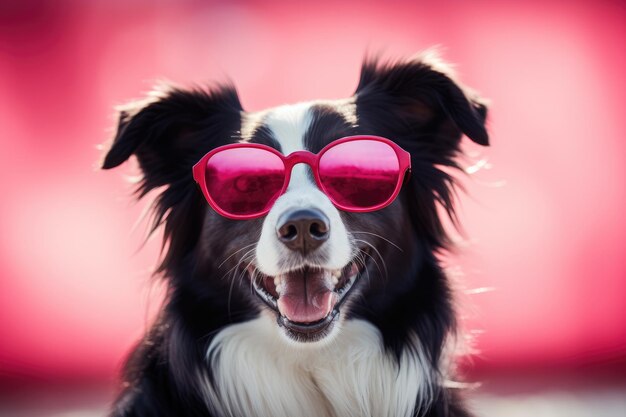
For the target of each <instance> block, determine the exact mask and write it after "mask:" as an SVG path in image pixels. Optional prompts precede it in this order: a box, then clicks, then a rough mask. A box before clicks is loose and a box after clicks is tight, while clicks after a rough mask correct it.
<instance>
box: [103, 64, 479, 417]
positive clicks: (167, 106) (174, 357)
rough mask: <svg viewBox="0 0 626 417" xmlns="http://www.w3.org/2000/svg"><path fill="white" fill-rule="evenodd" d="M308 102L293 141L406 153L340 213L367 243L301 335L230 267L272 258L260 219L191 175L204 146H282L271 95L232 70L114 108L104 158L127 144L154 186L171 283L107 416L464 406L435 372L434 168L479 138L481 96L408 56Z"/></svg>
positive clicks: (443, 334)
mask: <svg viewBox="0 0 626 417" xmlns="http://www.w3.org/2000/svg"><path fill="white" fill-rule="evenodd" d="M299 106H303V105H299ZM305 107H306V109H305V110H306V120H307V124H306V126H304V127H303V125H302V123H300V124H298V123H299V122H298V120H295V121H293V123H294V125H293V126H291V127H292V128H294V129H295V130H293V131H299V132H300V133H299V135H301V138H300V142H299V143H300V145H299V146H302V147H304V148H306V149H308V150H311V151H312V152H317V151H319V150H320V149H321V148H322V147H323V146H324V145H325V144H326V143H329V142H330V141H332V140H334V139H337V138H339V137H342V136H348V135H354V134H373V135H379V136H385V137H387V138H390V139H392V140H394V141H396V142H397V143H398V144H399V145H400V146H402V147H403V148H404V149H406V150H407V151H409V152H410V153H411V164H412V172H411V174H410V177H409V178H408V179H407V180H406V181H405V183H404V185H403V188H402V191H401V193H400V195H399V196H398V198H397V199H396V201H395V202H394V203H393V204H391V205H390V206H389V207H387V208H385V209H383V210H380V211H377V212H372V213H344V212H340V213H339V217H337V219H338V220H337V221H340V222H341V225H342V227H344V228H345V233H346V236H347V237H348V240H347V241H348V242H349V243H350V245H353V246H356V245H360V244H362V245H365V246H367V247H370V248H372V249H371V251H370V252H368V256H367V257H366V256H362V258H363V259H361V261H362V262H363V263H364V264H365V265H366V270H365V271H364V272H363V277H362V279H361V280H360V281H359V282H358V283H357V284H358V288H357V289H356V290H355V292H354V295H352V296H351V297H350V299H349V301H348V302H347V303H346V305H344V306H343V307H342V313H341V319H340V321H339V322H338V324H337V327H336V328H335V329H334V333H333V335H334V336H333V337H332V338H329V339H328V340H326V341H324V340H322V341H321V342H316V343H312V344H306V343H298V342H292V343H290V342H287V341H285V340H284V337H282V335H281V334H279V328H278V326H277V324H276V322H275V317H274V315H273V312H271V311H268V309H267V308H266V307H265V306H263V305H262V304H261V303H259V300H258V299H256V298H255V296H254V295H253V294H252V291H251V288H250V283H249V282H248V281H249V280H247V278H246V277H245V276H243V275H242V273H241V268H240V266H241V265H242V264H243V265H246V264H253V263H256V264H258V263H259V262H262V261H263V260H265V261H267V259H265V258H266V257H267V256H269V255H264V253H265V252H264V251H263V250H260V251H259V250H258V249H257V250H256V251H255V250H253V249H254V248H255V247H256V245H257V244H258V242H259V239H260V237H261V235H262V230H263V226H264V221H269V220H268V219H263V218H262V219H255V220H250V221H233V220H228V219H225V218H222V217H220V216H219V215H217V214H216V213H214V212H213V211H212V210H211V209H210V208H209V207H208V205H207V204H206V202H205V201H204V198H203V196H202V194H201V192H200V191H199V190H198V189H197V187H196V186H195V184H194V181H193V179H192V176H191V167H192V166H193V164H195V163H196V162H197V161H198V160H199V159H200V158H201V157H202V156H203V155H204V154H205V153H206V152H208V151H209V150H211V149H213V148H215V147H216V146H220V145H224V144H228V143H234V142H237V141H251V142H256V143H264V144H267V145H270V146H274V147H276V148H277V149H279V150H283V148H285V149H287V151H288V152H291V151H292V150H293V149H291V148H289V146H290V145H289V146H287V145H286V143H285V140H284V139H282V140H281V138H280V134H278V135H277V132H278V131H279V130H280V127H279V128H277V127H276V123H273V122H272V118H273V117H275V115H277V114H278V113H277V112H276V111H277V110H276V109H269V110H267V111H264V112H259V113H246V112H245V111H244V110H243V109H242V107H241V104H240V102H239V99H238V98H237V93H236V91H235V89H234V88H233V87H232V86H228V85H227V86H221V87H218V88H214V89H210V90H202V89H193V90H185V89H181V88H173V87H168V88H164V89H159V90H158V92H157V93H154V94H152V95H151V96H149V98H148V99H147V100H142V101H140V102H135V103H131V104H129V105H128V106H126V107H124V108H123V109H121V110H120V122H119V126H118V131H117V134H116V136H115V138H114V140H113V141H112V143H111V144H110V146H109V149H108V151H107V153H106V155H105V158H104V160H103V164H102V167H103V168H105V169H110V168H114V167H116V166H118V165H120V164H121V163H123V162H124V161H125V160H126V159H128V158H129V157H130V156H131V155H134V156H135V157H136V158H137V160H138V161H139V165H140V168H141V171H142V174H143V176H142V180H141V182H140V184H139V188H138V195H139V197H140V198H141V197H143V196H144V195H146V194H147V193H148V192H150V191H151V190H153V189H155V188H159V189H160V193H159V195H158V197H157V198H156V201H155V202H154V206H153V207H154V213H155V214H154V216H155V217H154V219H155V220H154V223H153V229H156V228H158V227H159V226H161V225H162V226H163V227H164V232H165V234H164V236H165V241H164V248H165V253H164V257H163V259H162V262H161V265H160V268H159V272H160V273H161V274H162V275H163V277H164V278H165V279H166V280H167V284H168V292H167V299H166V303H165V307H164V309H163V311H162V312H161V314H160V315H159V317H158V319H157V320H156V322H155V323H154V325H153V326H152V328H151V329H150V330H149V331H148V332H147V334H146V335H145V337H144V338H143V340H142V341H140V342H139V344H138V345H137V347H136V348H135V349H134V350H133V352H132V354H131V355H130V358H129V360H128V362H127V364H126V367H125V369H126V371H125V374H124V382H123V386H122V390H121V392H120V395H119V397H118V399H117V401H116V403H115V405H114V407H113V410H112V412H111V415H112V416H181V417H184V416H216V417H223V416H235V417H238V416H241V417H245V416H276V417H278V416H294V415H298V416H308V415H310V416H325V417H326V416H327V417H343V416H355V417H356V416H423V417H434V416H438V417H441V416H454V417H462V416H469V413H468V412H467V410H466V408H465V406H464V405H463V403H462V401H461V399H460V393H459V392H458V390H456V389H453V388H449V387H447V386H446V384H445V381H446V380H447V379H448V378H453V377H454V375H452V374H450V370H449V369H447V365H446V364H447V363H448V361H447V359H448V358H446V357H444V351H445V346H446V343H447V342H448V341H449V338H450V336H451V335H452V334H454V332H455V319H454V312H453V308H452V295H451V293H450V288H449V284H448V281H447V279H446V277H445V274H444V272H443V270H442V268H441V266H440V264H439V260H438V257H437V255H438V254H439V253H440V252H441V251H444V250H446V249H447V248H448V247H449V245H450V241H449V239H448V237H447V235H446V232H445V229H444V227H443V224H442V219H440V217H439V209H440V208H443V210H444V212H447V213H448V215H449V216H450V217H452V218H453V219H455V215H454V205H453V195H454V191H453V189H454V180H453V178H452V176H451V175H450V174H448V173H447V172H448V170H447V169H443V168H446V167H447V168H457V167H458V165H457V162H456V160H457V157H458V156H459V141H460V139H461V136H462V135H463V134H465V135H466V136H468V137H469V138H470V139H471V140H473V141H474V142H476V143H479V144H481V145H487V144H488V135H487V132H486V129H485V119H486V107H485V105H484V103H483V102H482V101H481V100H480V99H479V98H478V96H477V95H476V94H475V93H473V92H471V91H470V90H468V89H466V88H464V87H462V86H461V85H460V84H459V83H458V82H456V81H455V79H454V77H453V75H452V74H451V72H449V70H448V69H447V68H446V67H445V66H443V65H442V64H441V63H440V62H439V61H436V60H433V59H432V58H428V57H416V58H413V59H410V60H406V61H400V62H396V63H381V62H379V61H377V60H368V61H366V62H365V63H364V64H363V67H362V71H361V77H360V81H359V84H358V87H357V89H356V92H355V94H354V95H353V96H352V97H350V98H348V99H342V100H325V101H318V102H312V103H308V104H306V106H305ZM302 109H303V108H302V107H301V110H302ZM302 111H304V110H302ZM285 123H287V122H285ZM296 125H297V126H296ZM298 126H300V130H298V129H297V127H298ZM301 178H302V179H304V178H305V176H302V177H301ZM302 181H304V180H302ZM294 201H295V200H294ZM341 245H343V246H345V244H344V243H342V244H341ZM343 246H342V247H343ZM259 257H261V258H263V260H260V259H258V258H259Z"/></svg>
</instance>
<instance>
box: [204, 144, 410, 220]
mask: <svg viewBox="0 0 626 417" xmlns="http://www.w3.org/2000/svg"><path fill="white" fill-rule="evenodd" d="M357 140H368V141H377V142H383V143H386V144H387V145H389V146H390V147H391V148H392V149H393V151H394V152H395V153H396V156H397V157H398V181H397V182H396V187H395V189H394V191H393V193H392V194H391V196H390V197H389V198H388V199H387V200H385V201H384V202H382V203H380V204H377V205H375V206H372V207H366V208H362V207H353V206H345V205H342V204H339V203H337V202H336V201H335V200H334V199H333V198H332V197H331V196H330V195H329V194H328V192H327V191H326V187H324V184H323V183H322V181H321V180H320V176H319V161H320V159H321V157H322V156H323V155H324V154H325V153H326V152H327V151H328V150H329V149H332V148H334V147H335V146H337V145H340V144H342V143H346V142H353V141H357ZM235 148H256V149H263V150H266V151H268V152H271V153H273V154H274V155H276V156H278V157H279V158H280V159H281V161H282V162H283V165H284V168H285V181H284V183H283V186H282V188H281V190H280V192H279V193H278V197H280V196H281V195H283V194H284V193H285V191H286V190H287V187H288V186H289V182H290V180H291V171H292V170H293V167H294V166H295V165H297V164H300V163H304V164H307V165H308V166H309V167H311V171H313V176H314V178H315V183H316V184H317V186H318V188H319V189H320V190H321V191H322V192H323V193H324V194H325V195H326V196H327V197H328V199H329V200H330V201H331V202H332V203H333V204H334V205H335V207H337V208H338V209H340V210H343V211H347V212H351V213H366V212H371V211H376V210H380V209H382V208H384V207H387V206H388V205H389V204H391V203H392V202H393V201H394V200H395V199H396V197H397V196H398V194H399V193H400V189H401V188H402V184H403V183H404V179H405V177H406V175H407V172H409V173H410V171H411V154H410V153H408V152H407V151H405V150H404V149H402V148H401V147H400V146H399V145H398V144H396V143H395V142H393V141H391V140H389V139H387V138H384V137H381V136H372V135H355V136H346V137H343V138H341V139H337V140H334V141H332V142H330V143H329V144H328V145H326V146H324V148H322V150H320V151H319V152H318V153H316V154H315V153H313V152H310V151H296V152H292V153H290V154H289V155H283V154H282V153H280V152H279V151H278V150H276V149H274V148H272V147H270V146H267V145H262V144H260V143H247V142H242V143H233V144H229V145H224V146H220V147H217V148H215V149H213V150H211V151H210V152H209V153H207V154H206V155H204V156H203V157H202V158H201V159H200V160H199V161H198V162H197V163H196V164H195V165H194V166H193V178H194V180H195V181H196V183H197V184H198V185H199V186H200V189H201V190H202V194H204V198H205V199H206V200H207V202H208V203H209V205H210V206H211V207H212V208H213V210H215V211H216V212H217V213H219V214H220V215H222V216H224V217H227V218H229V219H233V220H249V219H255V218H258V217H263V216H265V215H266V214H267V213H268V212H269V211H270V210H271V208H272V207H271V205H270V206H269V207H268V208H267V209H265V210H263V211H262V212H259V213H254V214H233V213H229V212H227V211H224V210H222V209H221V208H220V207H219V206H218V205H217V203H216V202H215V201H214V200H213V198H212V197H211V195H210V194H209V191H208V189H207V185H206V175H205V174H206V167H207V162H208V161H209V159H211V157H212V156H213V155H215V154H216V153H218V152H223V151H225V150H228V149H235ZM278 197H277V198H278ZM274 201H276V200H274Z"/></svg>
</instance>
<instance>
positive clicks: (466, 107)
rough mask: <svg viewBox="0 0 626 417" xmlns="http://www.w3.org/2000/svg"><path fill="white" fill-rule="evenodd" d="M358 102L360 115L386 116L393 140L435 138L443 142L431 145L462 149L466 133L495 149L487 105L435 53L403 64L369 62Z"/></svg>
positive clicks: (474, 139) (386, 123) (358, 94)
mask: <svg viewBox="0 0 626 417" xmlns="http://www.w3.org/2000/svg"><path fill="white" fill-rule="evenodd" d="M355 96H356V102H357V109H358V110H357V111H359V112H362V113H363V112H368V111H375V112H376V113H377V114H382V118H384V121H383V124H384V125H385V126H387V128H388V129H387V130H388V131H389V132H388V134H390V135H395V136H400V137H403V136H406V135H415V134H418V135H419V136H420V137H422V138H425V137H426V136H430V138H431V139H433V141H434V140H435V139H436V140H439V141H440V143H431V144H430V145H434V146H437V145H444V146H445V145H449V146H452V147H456V145H458V140H459V139H460V137H461V133H464V134H465V135H466V136H467V137H469V138H470V139H471V140H473V141H474V142H476V143H478V144H480V145H483V146H487V145H488V144H489V135H488V134H487V130H486V129H485V120H486V117H487V107H486V104H485V102H484V101H483V100H482V99H480V98H479V97H478V95H477V94H475V93H473V92H472V91H471V90H469V89H467V88H464V87H462V86H461V85H460V84H459V83H458V82H456V81H455V80H454V77H453V75H452V71H451V70H450V68H449V67H448V66H446V65H445V64H444V63H443V62H442V61H440V60H439V59H438V57H437V56H436V55H435V54H433V53H428V54H424V55H421V56H419V57H417V58H414V59H410V60H408V61H403V62H397V63H380V62H378V61H377V60H375V59H374V60H366V61H365V62H364V63H363V67H362V70H361V77H360V80H359V85H358V87H357V90H356V93H355ZM374 109H375V110H374ZM380 118H381V117H379V119H380ZM360 119H366V120H367V119H368V117H362V118H360ZM429 134H430V135H429Z"/></svg>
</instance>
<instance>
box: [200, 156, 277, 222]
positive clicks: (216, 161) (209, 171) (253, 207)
mask: <svg viewBox="0 0 626 417" xmlns="http://www.w3.org/2000/svg"><path fill="white" fill-rule="evenodd" d="M205 180H206V185H207V190H208V192H209V194H210V196H211V198H212V199H213V201H214V203H215V204H217V206H218V207H219V208H220V209H221V210H222V211H224V212H226V213H229V214H234V215H238V216H249V215H255V214H260V213H262V212H264V211H266V210H267V209H269V208H270V206H271V205H272V203H273V202H274V200H276V199H277V198H278V196H279V194H280V191H281V190H282V188H283V183H284V180H285V166H284V165H283V161H282V160H281V159H280V157H278V156H277V155H275V154H273V153H271V152H268V151H266V150H264V149H258V148H232V149H226V150H224V151H222V152H218V153H216V154H215V155H213V156H211V158H210V159H209V160H208V161H207V166H206V178H205Z"/></svg>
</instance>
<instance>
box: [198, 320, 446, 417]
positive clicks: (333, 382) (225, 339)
mask: <svg viewBox="0 0 626 417" xmlns="http://www.w3.org/2000/svg"><path fill="white" fill-rule="evenodd" d="M278 331H279V330H278V328H277V326H276V323H275V319H274V316H273V315H271V314H266V313H264V314H262V315H261V316H260V317H259V318H257V319H255V320H251V321H248V322H245V323H241V324H236V325H233V326H229V327H228V328H226V329H224V330H222V331H221V332H220V333H218V334H217V335H216V337H215V338H214V339H213V341H212V342H211V345H210V346H209V349H208V351H207V361H208V366H209V367H210V368H211V370H212V373H213V378H214V379H213V381H214V384H211V383H210V382H209V381H208V379H207V378H208V377H207V376H206V374H204V373H203V376H202V378H203V380H202V389H203V390H204V392H205V395H206V397H207V403H208V404H209V407H210V409H211V411H212V412H214V413H216V414H217V415H218V416H220V417H231V416H232V417H239V416H258V417H294V416H298V417H362V416H376V417H385V416H388V417H402V416H407V417H408V416H412V415H413V414H412V413H413V411H414V410H415V407H416V406H420V407H426V406H428V404H429V403H430V401H431V399H432V396H433V393H432V390H431V389H432V387H433V386H434V385H433V384H434V383H435V381H433V372H431V369H430V368H429V367H428V365H427V364H428V361H427V360H426V357H425V355H424V353H423V350H422V349H421V347H420V344H419V342H418V341H417V339H416V338H415V340H414V347H415V350H414V351H413V352H410V351H409V350H407V351H405V353H404V354H403V355H402V356H401V358H400V364H399V367H398V364H397V363H396V361H395V359H394V358H393V357H392V356H391V355H389V354H387V353H386V352H385V351H384V349H383V345H382V339H381V335H380V332H379V331H378V329H376V327H374V326H373V325H372V324H370V323H369V322H366V321H363V320H348V321H345V322H344V323H343V325H342V329H341V332H339V334H337V336H336V337H335V338H333V339H332V341H330V342H327V343H323V342H322V343H313V344H310V345H308V344H307V345H302V344H300V345H298V346H297V347H295V346H294V345H292V344H289V343H288V342H286V341H285V340H284V339H283V338H281V337H280V336H279V334H278ZM418 401H419V402H418Z"/></svg>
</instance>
